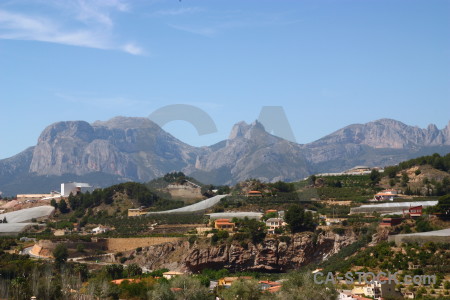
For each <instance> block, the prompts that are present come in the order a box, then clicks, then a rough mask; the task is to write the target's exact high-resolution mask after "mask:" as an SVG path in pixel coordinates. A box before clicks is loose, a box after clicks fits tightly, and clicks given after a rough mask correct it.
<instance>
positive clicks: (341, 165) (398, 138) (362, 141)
mask: <svg viewBox="0 0 450 300" xmlns="http://www.w3.org/2000/svg"><path fill="white" fill-rule="evenodd" d="M304 150H305V151H304V153H305V156H306V159H307V160H308V161H309V162H310V163H311V164H312V165H313V166H314V167H313V169H314V171H316V172H338V171H342V170H345V169H348V168H350V167H352V166H355V165H368V166H385V165H394V164H396V163H398V162H400V161H403V160H407V159H410V158H413V157H417V156H420V155H429V154H432V153H434V152H439V153H441V154H444V153H448V152H449V151H450V123H449V125H447V127H445V128H444V129H442V130H439V129H437V127H436V126H435V125H433V124H431V125H429V126H428V128H426V129H421V128H418V127H413V126H408V125H405V124H403V123H401V122H399V121H396V120H391V119H381V120H377V121H373V122H369V123H366V124H354V125H350V126H347V127H344V128H342V129H340V130H338V131H336V132H334V133H332V134H330V135H327V136H325V137H323V138H321V139H319V140H317V141H315V142H312V143H309V144H306V145H304Z"/></svg>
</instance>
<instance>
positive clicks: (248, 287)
mask: <svg viewBox="0 0 450 300" xmlns="http://www.w3.org/2000/svg"><path fill="white" fill-rule="evenodd" d="M221 295H222V297H223V298H224V299H225V300H234V299H242V300H258V299H260V297H261V295H262V291H261V289H260V288H259V285H258V281H256V280H242V279H239V280H236V281H235V282H233V283H232V284H231V287H230V288H228V289H225V290H224V291H222V293H221ZM286 299H288V298H286Z"/></svg>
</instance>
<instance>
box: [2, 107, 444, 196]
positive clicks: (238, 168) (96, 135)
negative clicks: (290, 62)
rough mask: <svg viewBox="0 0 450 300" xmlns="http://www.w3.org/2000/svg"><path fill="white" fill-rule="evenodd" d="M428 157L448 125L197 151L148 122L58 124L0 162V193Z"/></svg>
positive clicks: (267, 174)
mask: <svg viewBox="0 0 450 300" xmlns="http://www.w3.org/2000/svg"><path fill="white" fill-rule="evenodd" d="M432 151H433V152H439V153H441V154H443V153H447V152H449V151H450V122H449V124H448V125H447V126H446V127H445V128H443V129H441V130H440V129H438V128H437V127H436V125H434V124H430V125H429V126H428V127H427V128H424V129H422V128H419V127H417V126H409V125H406V124H404V123H402V122H400V121H396V120H393V119H379V120H375V121H371V122H368V123H364V124H351V125H348V126H346V127H344V128H341V129H338V130H336V131H335V132H333V133H331V134H329V135H326V136H324V137H323V138H321V139H318V140H316V141H314V142H311V143H307V144H297V143H294V142H290V141H287V140H285V139H282V138H280V137H277V136H274V135H272V134H270V133H268V132H267V131H266V130H265V128H264V126H263V125H262V124H261V123H260V122H258V121H255V122H252V123H250V124H247V123H246V122H239V123H236V124H235V125H234V126H233V127H232V129H231V131H230V134H229V137H228V139H226V140H223V141H221V142H219V143H216V144H214V145H211V146H203V147H194V146H190V145H188V144H186V143H184V142H182V141H180V140H178V139H177V138H175V137H174V136H172V135H171V134H169V133H168V132H166V131H164V130H163V129H162V128H161V127H159V126H158V125H157V124H155V123H154V122H152V121H151V120H150V119H148V118H134V117H121V116H119V117H114V118H112V119H109V120H107V121H95V122H93V123H91V124H90V123H88V122H85V121H63V122H56V123H53V124H51V125H49V126H48V127H47V128H45V129H44V130H43V131H42V133H41V135H40V136H39V139H38V142H37V144H36V146H33V147H30V148H28V149H26V150H24V151H23V152H21V153H19V154H17V155H15V156H13V157H10V158H7V159H2V160H0V190H3V191H4V192H15V191H12V190H11V189H10V188H7V187H8V186H10V187H12V186H15V187H16V188H17V186H18V182H17V181H19V180H20V178H21V177H27V178H40V177H42V176H44V177H45V176H47V177H51V178H55V179H54V180H57V179H58V177H59V176H63V178H65V179H66V178H71V177H70V176H72V175H73V176H72V177H73V178H77V180H79V179H82V178H83V177H86V176H89V174H98V176H100V177H102V176H103V177H104V178H108V180H109V181H112V182H120V181H129V180H133V181H149V180H151V179H154V178H156V177H160V176H163V175H164V174H166V173H168V172H171V171H183V172H185V173H186V174H187V175H189V176H192V177H195V178H196V179H198V180H200V181H202V182H205V183H213V184H234V183H235V182H238V181H242V180H245V179H248V178H257V179H260V180H262V181H277V180H284V181H294V180H298V179H302V178H304V177H306V176H308V175H310V174H313V173H317V172H336V171H342V170H344V169H348V168H350V167H353V166H354V165H361V164H362V165H371V166H384V165H392V164H395V163H397V162H400V161H402V160H405V159H409V158H413V157H414V156H419V155H424V154H431V153H430V152H432ZM70 174H72V175H70ZM101 174H104V175H101ZM69 175H70V176H69ZM92 177H93V176H92V175H91V176H89V178H90V179H91V180H92ZM29 181H32V179H29ZM99 182H104V180H99ZM94 184H96V183H95V182H94ZM98 184H101V183H98ZM5 186H6V188H5ZM43 188H49V189H50V187H49V186H48V187H47V186H46V187H43ZM54 188H55V187H54V186H53V187H51V189H54ZM49 189H48V190H49ZM46 191H47V190H46Z"/></svg>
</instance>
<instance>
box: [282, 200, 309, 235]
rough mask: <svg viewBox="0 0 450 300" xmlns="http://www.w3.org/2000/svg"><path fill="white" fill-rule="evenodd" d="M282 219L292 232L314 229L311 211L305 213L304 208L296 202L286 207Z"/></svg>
mask: <svg viewBox="0 0 450 300" xmlns="http://www.w3.org/2000/svg"><path fill="white" fill-rule="evenodd" d="M284 219H285V221H286V223H288V226H289V229H290V230H291V232H292V233H296V232H301V231H306V230H313V229H314V222H313V218H312V214H311V212H306V213H305V210H304V209H303V208H302V207H301V206H300V205H298V204H294V205H292V206H291V207H289V208H288V209H287V211H286V214H285V217H284Z"/></svg>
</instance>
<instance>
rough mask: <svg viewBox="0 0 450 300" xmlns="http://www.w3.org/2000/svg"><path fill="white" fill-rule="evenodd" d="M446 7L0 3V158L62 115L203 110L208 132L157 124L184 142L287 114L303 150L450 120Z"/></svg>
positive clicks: (449, 7)
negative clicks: (374, 124)
mask: <svg viewBox="0 0 450 300" xmlns="http://www.w3.org/2000/svg"><path fill="white" fill-rule="evenodd" d="M449 28H450V2H449V1H429V0H427V1H425V0H424V1H414V0H405V1H401V0H395V1H393V0H389V1H382V0H372V1H370V0H358V1H347V0H342V1H319V0H313V1H279V0H273V1H264V0H257V1H242V0H240V1H230V0H227V1H190V0H182V1H175V0H172V1H145V0H133V1H131V0H130V1H125V0H123V1H120V0H105V1H100V0H84V1H82V0H78V1H77V0H73V1H60V0H35V1H31V0H10V1H9V0H3V1H1V2H0V125H1V128H2V130H1V131H0V158H6V157H9V156H12V155H14V154H16V153H18V152H20V151H22V150H24V149H25V148H26V147H28V146H32V145H34V144H36V141H37V138H38V137H39V134H40V133H41V131H42V130H43V129H44V128H45V127H46V126H48V125H49V124H51V123H53V122H57V121H63V120H86V121H89V122H92V121H95V120H107V119H109V118H111V117H114V116H117V115H125V116H148V115H149V114H150V113H152V112H153V111H155V110H156V109H158V108H161V107H164V106H166V105H171V104H190V105H194V106H197V107H199V108H201V109H203V110H204V111H205V112H207V113H208V114H209V115H210V116H211V117H212V119H213V120H214V122H215V123H216V125H217V129H218V131H217V132H216V133H212V134H207V135H202V136H198V135H197V132H196V130H195V129H194V127H193V126H191V125H190V124H188V123H186V122H184V121H174V122H171V123H169V124H167V125H165V126H164V129H166V130H167V131H169V132H171V133H172V134H174V135H175V136H176V137H178V138H180V139H181V140H183V141H185V142H188V143H190V144H193V145H197V146H198V145H210V144H213V143H215V142H218V141H220V140H222V139H225V138H226V137H227V136H228V134H229V132H230V130H231V127H232V125H233V124H234V123H237V122H239V121H241V120H244V121H247V122H252V121H253V120H255V119H256V118H257V117H258V115H259V113H260V110H261V108H262V107H263V106H282V107H283V108H284V110H285V112H286V115H287V118H288V120H289V123H290V125H291V127H292V129H293V132H294V134H295V137H296V139H297V141H298V142H299V143H306V142H311V141H313V140H316V139H318V138H320V137H322V136H324V135H326V134H328V133H331V132H333V131H334V130H337V129H339V128H341V127H343V126H346V125H349V124H352V123H365V122H369V121H372V120H376V119H380V118H393V119H397V120H399V121H402V122H404V123H406V124H409V125H417V126H419V127H426V126H427V125H428V124H430V123H434V124H436V125H437V126H438V128H443V127H445V126H446V125H447V123H448V121H449V120H450V114H449V111H450V82H449V81H450V34H449Z"/></svg>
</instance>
